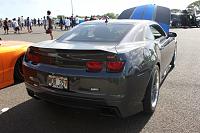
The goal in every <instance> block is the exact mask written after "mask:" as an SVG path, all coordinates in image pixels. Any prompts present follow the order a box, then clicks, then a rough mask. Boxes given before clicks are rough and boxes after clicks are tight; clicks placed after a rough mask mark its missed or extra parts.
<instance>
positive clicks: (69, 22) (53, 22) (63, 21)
mask: <svg viewBox="0 0 200 133" xmlns="http://www.w3.org/2000/svg"><path fill="white" fill-rule="evenodd" d="M50 15H51V11H47V16H44V17H43V18H37V19H36V18H33V19H31V18H29V17H27V18H24V17H23V16H21V17H18V18H13V19H12V20H11V19H8V18H5V19H4V20H2V19H0V29H1V28H3V29H4V34H9V30H10V29H13V30H14V33H15V34H20V33H21V32H22V31H23V30H27V32H28V33H31V32H32V31H33V29H32V27H33V26H39V27H41V26H43V27H44V30H45V32H46V33H47V34H50V36H51V39H53V34H52V31H53V29H54V28H55V29H56V28H57V27H60V29H61V30H69V29H70V28H73V27H74V26H76V25H78V24H80V23H82V22H84V21H92V20H98V19H105V16H102V17H96V16H91V17H88V16H85V17H84V18H83V17H82V18H81V17H79V16H78V15H76V16H75V17H74V16H71V17H64V16H60V17H59V18H57V19H53V18H52V17H51V16H50Z"/></svg>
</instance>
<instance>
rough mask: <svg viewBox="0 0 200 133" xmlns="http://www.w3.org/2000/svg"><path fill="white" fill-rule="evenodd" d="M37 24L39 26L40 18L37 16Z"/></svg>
mask: <svg viewBox="0 0 200 133" xmlns="http://www.w3.org/2000/svg"><path fill="white" fill-rule="evenodd" d="M37 23H38V26H39V27H40V19H39V18H38V20H37Z"/></svg>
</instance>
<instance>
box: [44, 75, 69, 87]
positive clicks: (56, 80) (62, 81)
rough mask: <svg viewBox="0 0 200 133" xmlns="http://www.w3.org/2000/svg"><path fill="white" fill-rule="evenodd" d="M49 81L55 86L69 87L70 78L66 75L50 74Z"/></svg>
mask: <svg viewBox="0 0 200 133" xmlns="http://www.w3.org/2000/svg"><path fill="white" fill-rule="evenodd" d="M47 83H48V85H49V86H50V87H53V88H58V89H68V78H65V77H61V76H54V75H49V76H48V78H47Z"/></svg>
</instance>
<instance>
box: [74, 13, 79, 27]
mask: <svg viewBox="0 0 200 133" xmlns="http://www.w3.org/2000/svg"><path fill="white" fill-rule="evenodd" d="M75 22H76V25H78V24H79V17H78V15H76V17H75Z"/></svg>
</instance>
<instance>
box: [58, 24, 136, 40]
mask: <svg viewBox="0 0 200 133" xmlns="http://www.w3.org/2000/svg"><path fill="white" fill-rule="evenodd" d="M132 28H133V25H132V24H106V23H102V24H82V25H79V26H77V27H76V28H74V29H72V30H71V31H68V32H67V33H65V34H64V35H63V36H61V37H60V38H59V39H57V41H60V42H66V41H79V42H83V41H84V42H120V41H121V40H122V39H123V38H124V37H125V35H126V34H127V33H128V32H129V31H130V30H131V29H132Z"/></svg>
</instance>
